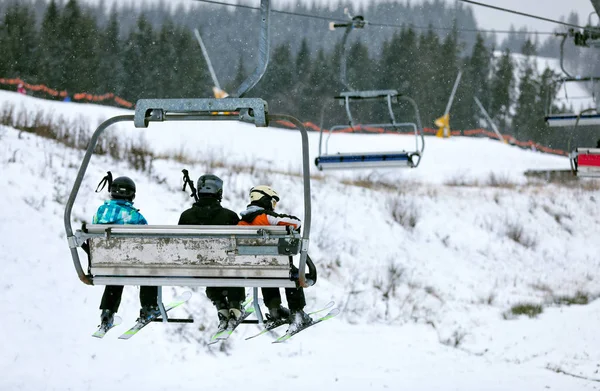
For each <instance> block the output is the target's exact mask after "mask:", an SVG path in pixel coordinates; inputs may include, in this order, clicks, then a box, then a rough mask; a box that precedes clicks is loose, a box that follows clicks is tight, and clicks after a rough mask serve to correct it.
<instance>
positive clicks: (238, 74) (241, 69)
mask: <svg viewBox="0 0 600 391" xmlns="http://www.w3.org/2000/svg"><path fill="white" fill-rule="evenodd" d="M247 77H248V74H247V73H246V67H245V66H244V55H243V54H242V53H240V55H239V58H238V65H237V69H236V71H235V78H234V79H233V81H232V82H231V83H229V84H228V87H227V92H229V93H231V92H232V91H236V90H237V89H238V87H239V86H241V85H242V83H243V82H244V81H245V80H246V78H247Z"/></svg>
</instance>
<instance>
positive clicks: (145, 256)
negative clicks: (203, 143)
mask: <svg viewBox="0 0 600 391" xmlns="http://www.w3.org/2000/svg"><path fill="white" fill-rule="evenodd" d="M85 231H86V233H83V232H81V231H78V234H80V235H82V237H84V238H86V239H88V240H89V242H88V243H89V267H90V273H91V274H92V275H93V276H94V283H95V284H99V285H104V284H106V285H112V284H115V285H130V284H132V285H184V286H196V285H201V286H206V285H209V286H246V287H251V286H261V287H262V286H278V287H283V286H286V287H294V286H295V282H294V281H292V280H290V256H293V255H296V254H298V247H299V246H298V245H299V234H297V233H293V232H291V233H288V231H287V229H286V227H277V226H265V227H262V226H180V225H176V226H153V225H98V224H96V225H88V226H87V227H86V230H85Z"/></svg>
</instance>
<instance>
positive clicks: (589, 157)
mask: <svg viewBox="0 0 600 391" xmlns="http://www.w3.org/2000/svg"><path fill="white" fill-rule="evenodd" d="M576 159H577V176H580V177H600V148H577V154H576Z"/></svg>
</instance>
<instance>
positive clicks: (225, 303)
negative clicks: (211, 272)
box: [206, 286, 246, 310]
mask: <svg viewBox="0 0 600 391" xmlns="http://www.w3.org/2000/svg"><path fill="white" fill-rule="evenodd" d="M206 296H208V298H209V299H210V301H212V302H213V304H214V305H215V307H217V309H218V310H226V309H229V308H241V305H242V302H243V301H244V299H245V298H246V289H245V288H242V287H236V288H233V287H227V288H224V287H212V286H211V287H207V288H206Z"/></svg>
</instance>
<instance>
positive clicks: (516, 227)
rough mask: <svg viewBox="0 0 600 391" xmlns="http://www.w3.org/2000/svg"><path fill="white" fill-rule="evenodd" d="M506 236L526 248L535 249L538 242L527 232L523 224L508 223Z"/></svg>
mask: <svg viewBox="0 0 600 391" xmlns="http://www.w3.org/2000/svg"><path fill="white" fill-rule="evenodd" d="M506 236H507V237H508V238H509V239H511V240H512V241H514V242H516V243H519V244H520V245H521V246H523V247H525V248H534V247H535V246H536V245H537V240H536V239H535V238H534V237H532V236H531V235H529V234H527V233H526V232H525V229H524V228H523V225H522V224H519V223H517V222H507V223H506Z"/></svg>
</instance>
